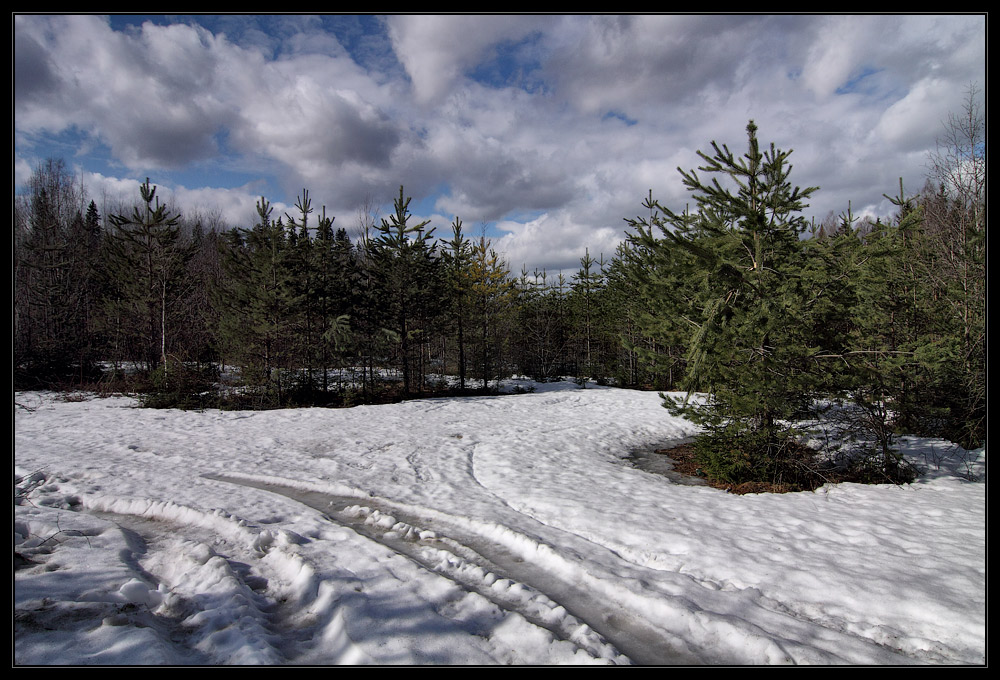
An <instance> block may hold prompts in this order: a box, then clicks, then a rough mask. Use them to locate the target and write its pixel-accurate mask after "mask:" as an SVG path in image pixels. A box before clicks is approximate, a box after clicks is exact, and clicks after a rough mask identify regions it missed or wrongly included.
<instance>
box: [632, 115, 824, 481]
mask: <svg viewBox="0 0 1000 680" xmlns="http://www.w3.org/2000/svg"><path fill="white" fill-rule="evenodd" d="M747 138H748V150H747V152H746V153H745V154H744V155H743V156H741V157H737V156H736V155H735V154H733V152H731V151H730V150H729V148H728V147H727V146H725V145H723V146H721V147H720V146H719V145H718V144H716V143H715V142H713V143H712V148H713V151H714V153H713V154H712V155H711V156H709V155H707V154H705V153H703V152H699V155H700V156H701V158H702V160H703V161H704V165H702V166H701V167H700V168H699V170H701V171H702V172H707V173H710V174H712V175H715V177H713V179H712V181H711V182H703V181H702V180H701V179H699V177H698V174H697V172H695V171H690V172H685V171H683V170H681V171H680V172H681V175H682V178H683V182H684V184H685V186H686V187H687V188H688V190H689V191H691V192H692V196H693V198H694V200H695V202H696V205H697V212H696V213H695V214H689V213H688V212H687V211H685V212H683V213H674V212H672V211H670V210H668V209H666V208H663V207H662V206H661V205H660V204H659V203H657V202H655V201H653V202H651V204H650V207H651V208H653V209H656V210H657V211H658V212H661V213H662V214H663V224H665V225H667V226H669V227H672V229H664V230H663V234H664V236H665V237H666V239H667V240H669V241H671V242H672V243H673V244H674V245H676V246H679V247H680V248H681V249H682V250H683V251H684V252H685V253H686V254H687V255H688V256H689V258H688V259H687V260H686V263H685V267H684V272H685V275H686V276H690V277H691V278H692V279H693V281H692V282H691V283H692V284H693V285H695V286H697V295H696V296H693V297H692V298H691V299H689V300H686V301H682V302H686V303H687V304H686V313H684V315H683V317H684V318H685V319H686V320H687V321H688V322H689V323H691V324H692V326H693V332H692V333H691V336H690V340H689V343H688V347H689V349H688V362H689V366H688V371H687V374H686V376H685V386H686V388H687V389H688V390H689V393H690V392H694V391H699V392H705V393H707V394H708V399H707V402H706V403H705V404H695V403H694V402H692V401H688V400H684V401H674V400H668V404H667V405H668V406H670V407H671V408H672V409H674V410H675V411H676V412H679V413H683V414H685V415H687V416H689V417H691V418H693V419H694V420H695V421H696V422H698V423H700V424H702V425H704V426H705V428H706V432H705V434H703V435H702V436H701V437H700V438H699V440H698V442H697V448H698V450H699V452H700V455H701V457H702V460H703V464H704V465H705V467H706V469H707V470H709V472H710V473H711V474H714V475H715V476H717V477H718V478H721V479H723V480H725V481H729V482H734V483H739V482H743V481H768V482H777V481H782V476H783V475H784V474H785V471H784V470H783V468H782V466H781V461H782V459H784V458H785V457H787V456H788V455H789V450H790V448H791V446H792V444H793V441H794V440H793V435H794V430H793V428H792V426H791V425H790V424H789V421H790V420H791V419H792V418H793V416H794V415H795V414H796V413H797V412H799V411H800V410H801V409H802V408H803V407H804V406H805V405H806V404H807V402H808V400H809V397H810V396H811V395H812V391H813V390H814V389H815V387H816V378H815V372H814V369H813V363H814V360H813V355H815V348H813V347H812V346H811V340H812V339H811V338H810V337H808V324H806V323H805V320H804V319H803V310H804V309H805V308H806V307H807V303H808V295H809V293H810V290H809V286H807V285H806V282H805V281H804V280H803V279H802V277H801V276H800V272H801V271H802V268H803V267H802V265H803V250H802V244H801V242H800V235H801V234H802V233H803V232H804V231H805V230H806V226H807V225H806V222H805V219H804V218H803V217H802V216H801V215H800V214H799V213H800V212H801V211H802V210H803V208H805V207H806V205H807V204H806V203H805V199H806V198H808V196H809V195H810V194H811V193H812V192H814V191H815V190H816V188H815V187H811V188H807V189H800V188H799V187H793V186H792V185H791V183H790V182H789V179H788V178H789V173H790V170H791V166H790V165H789V164H788V156H789V154H790V153H791V151H781V150H778V149H776V148H775V147H774V145H773V144H772V145H771V146H770V149H769V150H765V151H761V149H760V147H759V144H758V141H757V127H756V125H754V123H753V121H750V123H749V124H748V125H747ZM720 180H722V181H720ZM723 182H726V183H727V184H729V186H723ZM734 189H735V191H734ZM644 245H645V246H646V247H648V248H651V249H658V248H660V247H662V246H660V245H658V244H657V243H656V242H652V241H649V240H646V242H645V243H644ZM785 481H787V480H785Z"/></svg>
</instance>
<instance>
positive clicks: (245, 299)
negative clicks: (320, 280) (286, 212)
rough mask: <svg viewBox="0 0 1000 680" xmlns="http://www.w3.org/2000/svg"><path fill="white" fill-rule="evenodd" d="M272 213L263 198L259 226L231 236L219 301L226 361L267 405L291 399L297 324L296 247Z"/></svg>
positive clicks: (235, 231) (225, 243)
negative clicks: (287, 376)
mask: <svg viewBox="0 0 1000 680" xmlns="http://www.w3.org/2000/svg"><path fill="white" fill-rule="evenodd" d="M271 213H272V208H271V205H270V203H269V202H268V201H267V200H266V199H265V198H264V197H263V196H262V197H261V199H260V201H258V202H257V214H258V217H259V219H258V222H257V224H256V225H254V227H253V228H252V229H249V230H248V229H233V230H231V231H230V232H228V233H227V234H226V235H225V238H224V239H223V240H222V241H221V245H220V248H221V249H222V269H223V274H224V275H223V276H222V277H221V279H220V280H219V282H218V283H219V287H218V288H217V289H216V291H215V294H214V296H213V299H214V301H215V306H216V309H217V314H218V315H219V343H220V346H221V348H222V352H223V356H224V357H226V358H227V359H228V361H229V362H230V363H232V364H234V365H237V366H240V367H241V369H242V377H243V381H244V382H245V383H246V384H247V385H248V386H249V387H251V388H252V389H254V390H255V391H256V392H257V396H258V398H259V402H258V403H259V405H261V406H270V405H276V404H280V403H282V402H283V400H284V398H285V389H286V384H285V381H283V378H282V369H287V368H289V367H290V365H291V362H290V358H291V355H292V352H291V348H290V346H289V343H288V337H289V335H290V333H289V331H290V329H291V328H292V324H293V323H294V318H293V310H292V308H291V307H290V306H289V304H288V300H289V299H290V298H291V297H292V294H291V293H289V289H290V288H292V284H291V282H290V275H291V268H290V266H289V260H290V258H291V253H292V250H291V244H290V243H289V238H288V232H287V231H286V228H285V225H284V224H283V222H282V220H281V219H280V218H279V219H278V220H277V221H275V220H273V219H272V218H271Z"/></svg>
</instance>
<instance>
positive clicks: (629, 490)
mask: <svg viewBox="0 0 1000 680" xmlns="http://www.w3.org/2000/svg"><path fill="white" fill-rule="evenodd" d="M79 399H80V400H77V401H66V400H65V396H60V395H56V394H53V393H16V394H15V407H14V410H15V416H14V427H15V432H14V447H15V449H14V475H15V507H14V550H15V572H14V614H13V620H14V635H13V637H14V654H13V656H14V663H15V664H17V665H34V664H72V665H82V664H128V665H135V664H166V665H186V664H196V665H214V664H294V665H320V664H463V665H492V664H539V665H540V664H627V663H633V664H662V665H668V664H671V665H676V664H680V665H694V664H730V665H735V664H891V665H899V664H962V665H970V664H972V665H977V664H985V662H986V529H985V526H986V483H985V477H986V475H985V460H986V454H985V449H981V450H978V451H975V452H967V451H963V450H961V449H958V448H957V447H955V446H953V445H951V444H948V443H947V442H943V441H939V440H927V439H915V438H904V439H903V441H902V444H903V448H904V451H905V452H906V454H907V456H908V457H909V458H910V459H911V460H912V461H913V462H914V463H916V464H917V465H918V466H919V467H920V468H921V469H923V470H925V474H924V475H922V476H921V477H920V478H919V479H918V480H917V481H916V482H915V483H913V484H911V485H906V486H898V487H897V486H892V485H883V486H863V485H857V484H841V485H827V486H825V487H823V488H821V489H819V490H818V491H815V492H806V493H792V494H782V495H777V494H759V495H746V496H736V495H732V494H728V493H726V492H724V491H719V490H716V489H712V488H709V487H707V486H699V485H692V484H685V483H678V481H676V480H675V479H672V478H670V477H667V476H664V475H662V474H655V473H653V472H647V471H644V470H641V469H638V468H637V467H636V466H635V465H634V464H633V461H631V460H630V458H629V457H630V455H631V454H634V453H636V452H643V451H645V452H647V453H648V452H649V451H651V450H652V449H655V448H658V447H663V446H666V445H669V444H670V443H671V442H673V441H675V440H678V439H681V438H684V437H687V436H690V435H691V434H692V433H694V432H695V429H694V426H692V425H691V424H690V423H689V422H686V421H684V420H681V419H678V418H673V417H671V416H670V415H669V413H668V412H667V411H666V409H664V408H662V407H661V405H660V403H661V402H660V398H659V397H658V396H657V395H656V394H655V393H647V392H634V391H626V390H619V389H612V388H607V389H580V388H579V387H577V386H576V385H574V384H572V383H570V382H563V383H555V384H545V385H538V386H537V390H536V391H535V392H533V393H529V394H518V395H505V396H496V397H467V398H450V399H428V400H422V401H410V402H405V403H400V404H393V405H382V406H358V407H355V408H349V409H321V408H311V409H297V410H279V411H263V412H224V411H205V412H183V411H174V410H151V409H139V408H135V406H136V402H135V400H133V399H131V398H126V397H116V398H105V399H98V398H91V397H80V398H79ZM972 480H975V481H972ZM19 497H20V498H21V500H22V502H21V504H17V503H18V499H19Z"/></svg>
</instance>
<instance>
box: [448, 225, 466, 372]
mask: <svg viewBox="0 0 1000 680" xmlns="http://www.w3.org/2000/svg"><path fill="white" fill-rule="evenodd" d="M451 228H452V238H451V240H450V241H446V242H445V245H446V246H447V248H446V250H445V266H446V276H447V281H448V286H449V289H450V290H449V300H450V303H451V315H452V319H453V324H454V328H455V333H456V335H457V343H458V385H459V390H461V391H462V392H464V391H465V380H466V358H465V349H466V338H465V329H466V326H467V318H468V314H469V296H470V288H471V282H470V271H469V265H470V260H471V257H472V248H471V246H470V245H469V240H468V239H467V238H465V235H464V234H463V233H462V220H460V219H458V216H457V215H456V216H455V220H454V221H453V222H452V223H451Z"/></svg>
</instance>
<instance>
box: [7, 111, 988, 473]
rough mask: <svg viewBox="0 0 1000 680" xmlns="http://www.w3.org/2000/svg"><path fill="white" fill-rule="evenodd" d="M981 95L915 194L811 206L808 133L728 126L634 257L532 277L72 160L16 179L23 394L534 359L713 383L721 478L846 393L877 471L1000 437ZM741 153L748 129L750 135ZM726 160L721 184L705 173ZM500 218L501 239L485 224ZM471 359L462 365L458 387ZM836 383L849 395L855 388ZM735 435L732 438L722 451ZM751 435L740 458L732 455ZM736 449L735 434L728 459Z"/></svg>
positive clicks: (710, 415) (172, 400) (179, 389)
mask: <svg viewBox="0 0 1000 680" xmlns="http://www.w3.org/2000/svg"><path fill="white" fill-rule="evenodd" d="M974 94H975V93H974V92H970V97H969V98H968V100H967V101H966V102H965V105H964V107H963V109H962V111H961V112H960V113H958V114H956V115H954V116H953V117H952V118H951V120H950V121H949V122H948V125H947V126H946V133H945V135H944V136H943V137H942V139H941V141H940V145H939V149H938V153H936V154H934V155H932V157H930V158H928V173H927V182H926V184H925V185H924V186H923V187H921V188H919V190H918V191H915V192H913V193H908V191H909V190H910V188H909V187H903V186H901V183H897V184H896V185H895V186H893V183H892V182H888V185H887V186H886V188H885V189H886V192H887V195H889V196H891V197H892V202H893V205H894V206H895V208H896V212H895V213H894V214H892V215H885V216H882V217H879V218H875V219H872V218H870V217H867V216H866V217H862V218H858V217H856V216H855V215H853V214H852V209H851V204H850V200H849V197H845V200H844V203H845V209H844V211H843V212H842V213H841V214H840V215H834V214H830V215H828V216H827V217H826V218H825V219H823V220H821V221H818V222H817V221H815V220H808V221H807V220H806V218H804V217H803V216H802V213H803V210H804V209H805V208H806V207H807V205H808V197H809V195H810V194H811V193H812V192H814V191H815V190H816V188H814V187H810V188H806V189H800V188H799V187H797V186H793V184H792V183H791V182H790V179H789V171H790V167H791V166H790V165H789V163H788V154H789V152H786V151H782V150H779V149H775V148H774V147H773V145H772V146H767V145H762V144H761V143H760V142H759V141H758V140H757V136H756V132H757V131H756V127H755V126H754V125H753V123H752V122H751V123H750V125H748V127H747V140H746V145H745V151H744V150H743V149H742V148H741V149H740V151H738V152H733V151H730V149H729V147H728V146H726V145H717V144H715V143H714V142H713V144H712V150H711V152H710V153H708V152H706V153H703V154H701V155H702V160H703V164H702V165H701V166H700V167H699V168H698V169H697V170H692V171H687V172H685V171H682V172H681V179H682V181H683V182H684V183H685V185H686V186H687V188H688V189H689V190H690V198H691V202H690V203H689V204H688V205H686V206H675V207H673V208H671V207H667V206H663V205H660V203H659V202H658V201H657V200H656V199H655V198H654V197H653V196H652V194H650V195H649V196H648V197H647V198H646V200H645V202H644V203H643V204H642V207H641V208H639V209H637V212H639V213H640V214H639V215H637V216H635V217H632V218H628V219H627V220H626V221H627V224H628V232H627V239H626V240H625V242H624V243H623V244H622V245H621V246H620V247H619V249H618V251H617V252H615V253H605V254H591V253H589V252H587V253H586V254H585V255H584V256H583V258H582V259H581V261H580V266H579V269H578V270H577V271H576V272H574V273H570V274H566V273H563V272H555V273H553V272H545V271H530V272H529V271H524V270H521V271H513V270H511V268H510V263H508V262H505V261H504V260H503V258H502V257H500V256H499V255H498V254H497V252H495V250H494V248H493V246H492V244H491V242H490V239H488V238H486V236H485V235H484V234H485V228H484V227H485V225H483V226H482V228H480V229H475V228H473V229H471V230H470V229H469V228H468V227H467V226H466V225H464V224H463V223H462V221H461V220H460V219H459V218H458V217H456V218H455V220H454V221H453V223H452V224H451V225H448V226H447V227H444V228H442V227H441V225H430V224H428V223H426V222H416V221H415V220H414V219H413V216H412V215H411V214H410V212H409V198H408V197H406V194H405V189H404V188H403V187H400V190H399V195H398V197H397V198H396V199H395V201H394V204H393V206H392V209H391V213H389V214H388V215H387V216H384V217H383V216H382V215H381V214H380V212H379V208H378V207H376V206H375V205H373V204H371V203H370V202H369V204H368V205H367V207H366V208H364V209H362V210H361V211H360V212H359V214H358V215H357V216H356V219H355V220H353V222H352V223H350V224H346V225H345V224H343V222H344V220H342V219H336V220H335V219H334V217H333V216H328V215H326V211H325V208H323V207H322V206H320V207H318V208H317V207H316V206H314V205H313V202H312V199H311V197H310V196H309V192H308V190H303V191H302V193H301V194H300V195H299V196H298V198H297V201H296V205H295V208H294V209H293V211H291V212H290V213H285V214H282V215H275V214H274V210H273V209H272V207H271V205H270V204H269V203H268V201H267V200H266V199H265V198H264V197H262V198H261V199H260V201H259V202H258V204H257V218H256V220H255V221H254V223H253V224H244V225H230V224H226V223H224V221H223V220H222V219H221V218H220V217H219V216H218V215H213V214H186V215H181V214H178V212H177V211H175V210H174V209H173V208H172V207H171V206H168V205H165V204H163V203H162V202H161V201H160V197H159V196H157V194H156V187H155V186H154V185H153V184H152V183H151V182H150V181H149V180H147V181H146V183H145V184H144V185H143V186H142V188H141V191H140V193H139V195H138V196H137V197H136V200H135V202H134V204H124V203H123V204H109V203H108V202H107V201H104V203H103V205H102V208H99V207H98V204H97V202H96V201H95V200H94V199H92V198H91V197H89V196H87V195H86V192H85V190H84V189H83V187H82V184H81V182H80V181H79V180H78V179H77V178H76V177H74V176H73V175H72V173H70V172H69V170H68V169H67V167H66V165H65V163H64V162H63V161H61V160H57V159H52V160H48V161H45V162H43V163H41V164H40V165H38V166H37V168H36V169H35V171H34V174H33V175H32V177H31V181H30V184H29V186H27V187H25V188H23V190H22V191H20V192H18V193H17V195H16V196H15V204H14V239H13V241H14V255H13V259H14V287H13V298H14V299H13V303H14V304H13V340H14V342H13V346H14V356H13V364H14V385H15V389H27V388H32V389H35V388H52V387H62V388H89V389H98V390H121V389H130V390H136V391H140V392H142V393H144V394H145V395H146V397H145V401H146V403H147V405H150V406H179V407H188V408H204V407H208V406H212V407H222V408H273V407H283V406H294V405H351V404H356V403H372V402H379V401H386V400H393V399H399V398H408V397H415V396H423V395H432V394H445V393H468V392H471V391H483V390H485V391H489V390H491V389H496V387H497V386H498V385H499V381H500V380H501V379H502V378H505V377H508V376H510V375H513V374H521V375H526V376H530V377H532V378H534V379H535V380H538V381H545V380H551V379H555V378H559V377H563V376H573V377H576V378H577V379H578V380H579V381H580V382H581V384H585V382H586V380H587V379H592V380H597V381H599V382H602V383H611V384H615V385H619V386H626V387H637V388H644V389H656V390H661V391H690V392H692V393H702V394H708V395H711V399H709V400H708V402H707V404H706V403H702V402H698V403H695V402H694V401H691V402H688V401H678V400H671V399H668V398H665V400H666V401H667V406H669V407H670V408H673V409H678V410H680V411H682V412H685V413H689V414H690V415H691V416H692V417H694V418H696V419H698V420H699V422H701V423H702V424H703V425H705V427H706V433H707V434H706V436H705V438H704V439H703V442H704V446H703V450H702V452H701V453H702V456H703V460H704V461H705V464H706V466H708V467H709V468H710V469H711V471H712V473H713V474H715V475H717V476H720V477H726V476H729V477H731V478H733V479H737V478H744V477H746V476H747V475H748V474H751V475H752V474H756V475H757V476H760V475H762V474H765V475H766V474H772V475H773V474H774V472H773V470H771V469H770V468H768V463H767V461H772V460H774V459H775V458H776V457H780V456H781V455H784V454H783V453H782V452H787V445H788V442H789V441H791V440H792V439H793V438H794V435H795V430H794V427H792V426H791V425H789V424H788V423H789V422H791V421H792V420H794V419H795V418H801V417H803V415H804V414H807V413H808V411H809V409H810V408H813V407H814V405H815V404H817V403H820V402H822V403H824V404H827V406H829V405H830V404H832V403H835V402H838V400H843V401H844V402H845V403H846V402H849V403H850V404H851V407H850V410H849V412H850V414H851V415H850V416H849V418H848V420H847V421H846V422H848V424H849V428H854V429H857V430H859V431H861V432H863V434H864V437H866V438H867V440H868V441H870V442H873V444H872V445H871V447H870V448H871V449H872V450H873V451H874V452H875V453H874V460H876V461H878V468H879V470H880V472H882V473H885V472H886V471H890V472H891V471H892V468H893V466H895V465H898V458H896V457H895V456H894V454H893V450H892V445H891V444H892V437H893V436H894V434H895V433H898V432H901V431H905V432H908V433H913V434H927V435H934V436H942V437H946V438H948V439H951V440H952V441H955V442H957V443H960V444H961V445H963V446H965V447H967V448H969V447H973V446H978V445H981V444H982V443H983V442H984V441H985V436H986V420H985V416H986V349H985V348H986V343H985V340H986V193H985V186H986V163H985V161H986V157H985V120H984V115H983V112H982V109H981V107H980V106H979V105H977V104H976V101H977V100H976V97H975V96H973V95H974ZM741 147H742V145H741ZM706 177H707V178H709V179H706ZM477 232H478V233H477ZM443 376H456V377H457V382H456V383H454V384H449V383H446V382H444V380H443ZM838 403H839V402H838ZM719 451H724V452H726V453H723V454H719V453H718V452H719ZM734 451H736V452H737V453H733V452H734ZM713 452H715V453H713Z"/></svg>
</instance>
